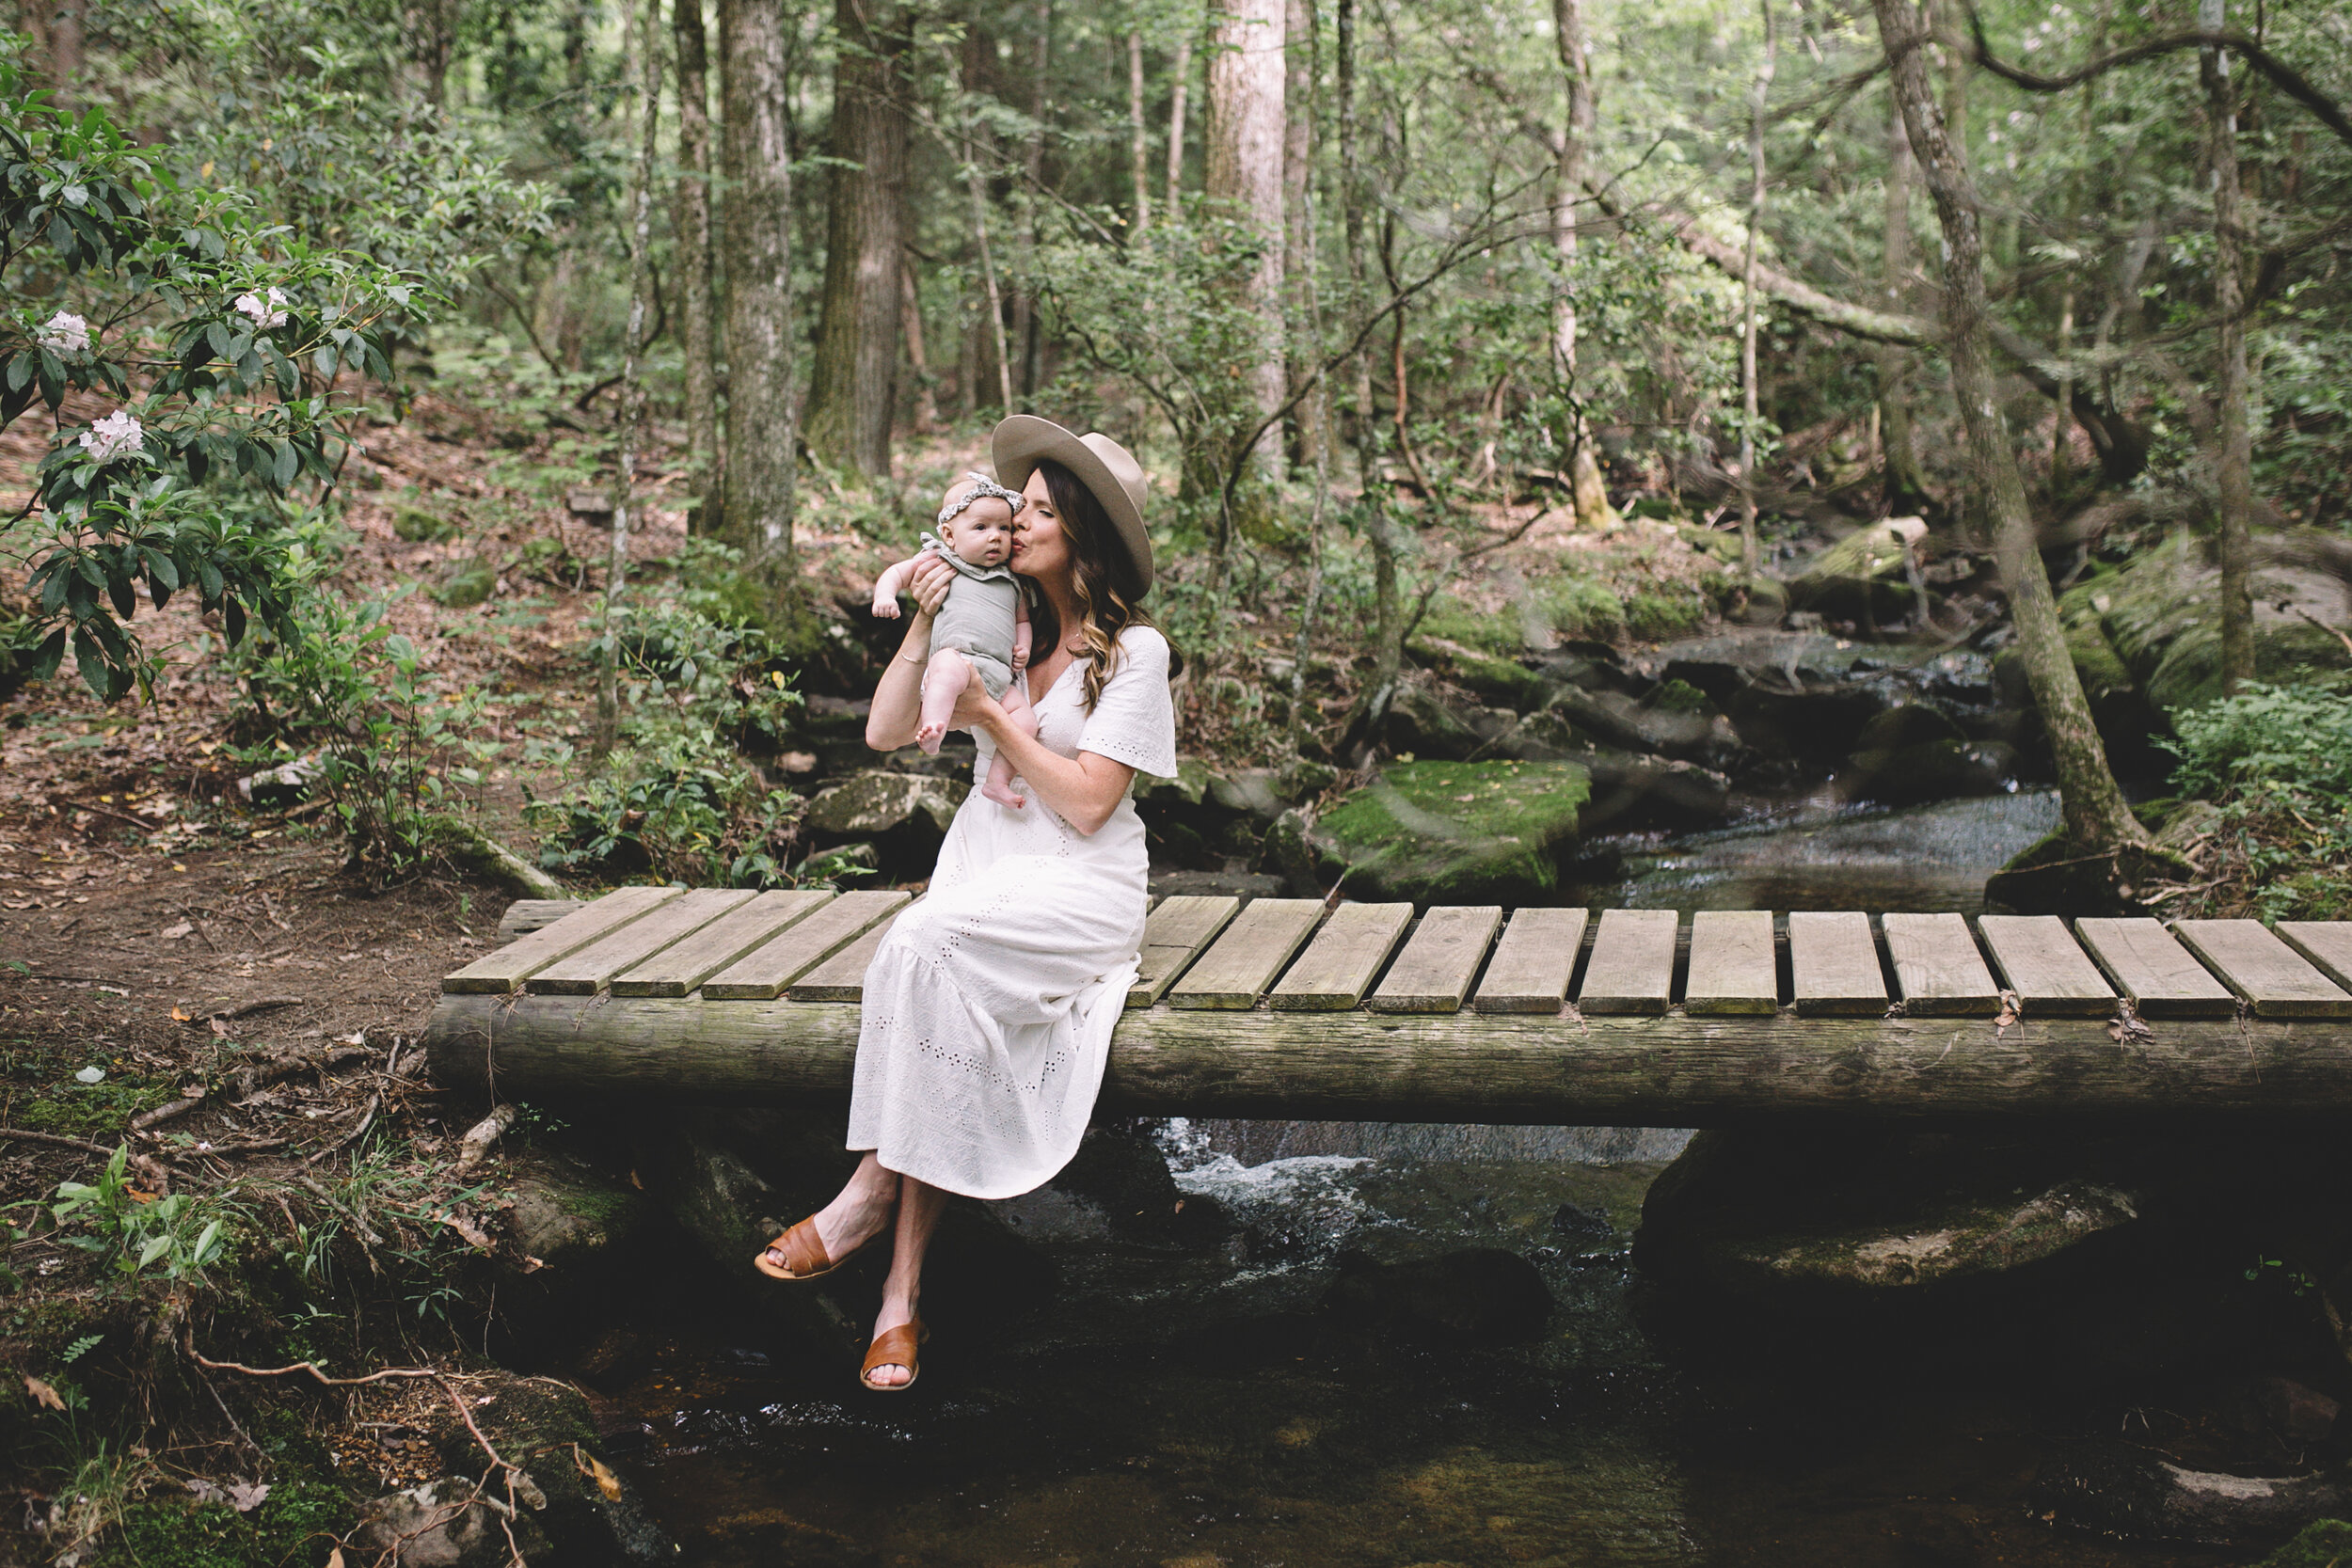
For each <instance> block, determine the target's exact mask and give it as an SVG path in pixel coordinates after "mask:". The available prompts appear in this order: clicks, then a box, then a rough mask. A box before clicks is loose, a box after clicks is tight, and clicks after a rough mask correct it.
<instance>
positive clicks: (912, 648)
mask: <svg viewBox="0 0 2352 1568" xmlns="http://www.w3.org/2000/svg"><path fill="white" fill-rule="evenodd" d="M955 579H956V569H955V568H954V567H953V566H950V565H948V564H947V563H946V562H945V561H942V560H940V559H939V557H938V556H936V555H933V554H931V553H930V552H929V551H926V552H925V553H924V554H923V556H922V557H921V559H919V560H918V561H917V562H916V563H915V566H914V573H913V574H912V575H911V576H910V577H909V578H907V580H906V591H907V592H908V593H909V594H913V595H914V615H912V616H911V617H909V618H908V621H907V634H906V636H905V637H904V638H902V639H900V640H899V642H898V652H897V653H895V654H893V655H891V656H890V667H889V668H888V669H886V670H884V671H883V672H882V679H881V681H879V682H878V683H876V685H875V687H874V705H873V707H872V708H871V709H870V710H869V711H868V712H867V713H866V745H868V746H870V747H872V748H873V749H874V750H875V751H877V752H895V751H897V750H898V748H899V747H901V746H912V745H913V744H914V728H915V726H916V725H917V724H920V723H921V722H922V721H923V666H924V665H925V664H926V663H928V662H929V661H930V652H931V617H932V616H934V615H936V614H938V613H939V607H940V606H941V605H943V604H946V602H947V590H948V588H949V587H951V586H952V585H953V584H954V582H955Z"/></svg>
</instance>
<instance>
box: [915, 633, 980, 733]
mask: <svg viewBox="0 0 2352 1568" xmlns="http://www.w3.org/2000/svg"><path fill="white" fill-rule="evenodd" d="M979 678H980V677H979V673H978V672H977V671H976V670H974V669H973V668H972V666H971V665H970V663H968V662H967V661H966V660H965V659H964V657H963V656H962V655H961V654H960V653H958V652H956V650H955V649H953V648H942V649H940V650H939V651H938V652H937V653H935V654H933V655H931V662H930V666H929V667H928V668H927V669H925V670H924V672H923V722H922V723H921V724H919V725H917V726H916V727H915V731H914V743H915V744H916V745H917V746H920V747H922V748H923V750H924V751H926V752H930V754H931V755H932V756H937V755H938V754H939V743H940V741H941V739H943V738H944V737H945V736H946V734H947V722H948V721H949V720H950V719H952V718H954V717H955V712H956V699H957V698H958V697H961V696H962V695H963V689H964V688H965V687H967V686H969V685H971V684H972V683H973V682H974V681H976V680H978V679H979Z"/></svg>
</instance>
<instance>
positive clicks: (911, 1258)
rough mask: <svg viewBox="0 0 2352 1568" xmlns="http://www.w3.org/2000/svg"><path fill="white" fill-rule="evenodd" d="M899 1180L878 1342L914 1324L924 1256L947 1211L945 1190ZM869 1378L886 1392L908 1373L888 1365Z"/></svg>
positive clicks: (877, 1323) (877, 1322)
mask: <svg viewBox="0 0 2352 1568" xmlns="http://www.w3.org/2000/svg"><path fill="white" fill-rule="evenodd" d="M898 1180H899V1181H900V1183H901V1186H900V1190H899V1195H898V1236H897V1238H896V1240H895V1241H894V1243H893V1244H892V1247H891V1253H890V1277H889V1278H887V1279H885V1280H883V1281H882V1315H881V1316H880V1317H878V1318H876V1319H875V1320H874V1334H875V1337H876V1338H880V1337H881V1336H882V1335H883V1334H884V1333H886V1332H888V1331H889V1330H891V1329H894V1328H896V1327H898V1325H899V1324H900V1323H913V1322H914V1318H915V1310H914V1309H915V1304H916V1302H917V1301H918V1300H919V1299H920V1298H921V1296H922V1293H923V1254H924V1252H925V1251H926V1250H928V1249H929V1248H930V1244H931V1232H932V1231H933V1230H935V1229H937V1228H938V1227H939V1216H940V1215H941V1213H943V1212H946V1207H947V1194H946V1190H945V1189H943V1188H939V1187H933V1186H930V1184H928V1183H926V1182H922V1181H917V1180H915V1179H914V1178H913V1177H912V1176H905V1177H900V1178H899V1179H898ZM867 1375H868V1377H870V1378H871V1379H872V1381H873V1382H875V1383H877V1384H880V1385H881V1386H883V1387H885V1388H895V1387H897V1386H898V1385H899V1384H901V1383H904V1382H906V1380H907V1369H906V1368H904V1367H901V1366H899V1365H898V1363H897V1362H895V1361H885V1362H883V1363H882V1365H881V1366H879V1367H876V1368H875V1369H874V1370H873V1371H872V1372H870V1373H868V1374H867Z"/></svg>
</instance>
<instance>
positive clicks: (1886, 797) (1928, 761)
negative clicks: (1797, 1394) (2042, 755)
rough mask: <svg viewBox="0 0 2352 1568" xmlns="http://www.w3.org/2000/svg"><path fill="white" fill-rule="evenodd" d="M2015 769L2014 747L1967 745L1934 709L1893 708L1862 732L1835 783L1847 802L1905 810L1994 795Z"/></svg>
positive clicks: (1958, 730) (1995, 743)
mask: <svg viewBox="0 0 2352 1568" xmlns="http://www.w3.org/2000/svg"><path fill="white" fill-rule="evenodd" d="M2016 767H2017V752H2016V749H2015V748H2014V747H2012V746H2009V745H2006V744H2004V743H2002V742H2000V741H1983V742H1974V741H1971V740H1970V739H1969V738H1968V737H1967V736H1966V734H1965V733H1964V732H1963V731H1962V729H1961V727H1960V726H1959V725H1958V724H1956V723H1954V722H1953V721H1951V720H1950V719H1949V718H1948V717H1947V716H1946V715H1945V714H1944V713H1943V712H1942V711H1941V710H1940V709H1938V708H1935V707H1932V706H1931V705H1928V704H1925V703H1899V704H1897V705H1895V706H1893V707H1890V708H1886V709H1883V711H1881V712H1879V713H1876V714H1874V715H1872V716H1871V718H1870V719H1869V721H1867V723H1865V724H1864V725H1863V726H1862V734H1861V735H1860V736H1858V737H1857V739H1856V741H1855V746H1854V752H1853V754H1852V755H1851V756H1850V757H1849V758H1847V760H1846V767H1845V769H1844V771H1843V772H1841V773H1840V775H1839V777H1838V781H1837V783H1838V786H1839V790H1840V792H1841V793H1842V794H1844V795H1845V796H1846V798H1847V799H1848V800H1878V801H1882V802H1883V803H1884V804H1887V805H1891V806H1908V805H1917V804H1920V803H1921V802H1923V801H1928V800H1951V799H1953V798H1955V797H1957V796H1963V795H1992V794H1994V793H1996V792H1998V791H2000V790H2001V789H2003V788H2005V787H2007V785H2008V782H2009V780H2010V777H2011V776H2012V775H2013V773H2014V772H2015V770H2016Z"/></svg>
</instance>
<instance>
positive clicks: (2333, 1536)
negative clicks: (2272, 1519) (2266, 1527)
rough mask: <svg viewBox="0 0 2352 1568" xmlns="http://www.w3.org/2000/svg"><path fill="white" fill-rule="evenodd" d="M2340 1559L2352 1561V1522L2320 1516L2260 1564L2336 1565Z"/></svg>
mask: <svg viewBox="0 0 2352 1568" xmlns="http://www.w3.org/2000/svg"><path fill="white" fill-rule="evenodd" d="M2339 1563H2352V1524H2346V1523H2345V1522H2344V1520H2342V1519H2321V1520H2317V1521H2315V1522H2314V1523H2312V1524H2310V1525H2307V1526H2305V1527H2304V1529H2303V1532H2302V1533H2301V1534H2300V1535H2297V1536H2296V1538H2295V1539H2294V1540H2292V1541H2290V1542H2288V1543H2287V1544H2285V1545H2283V1546H2281V1547H2280V1548H2279V1549H2278V1550H2277V1551H2275V1552H2273V1553H2271V1554H2270V1555H2269V1556H2268V1557H2266V1558H2265V1559H2263V1560H2262V1563H2261V1568H2337V1564H2339Z"/></svg>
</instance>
